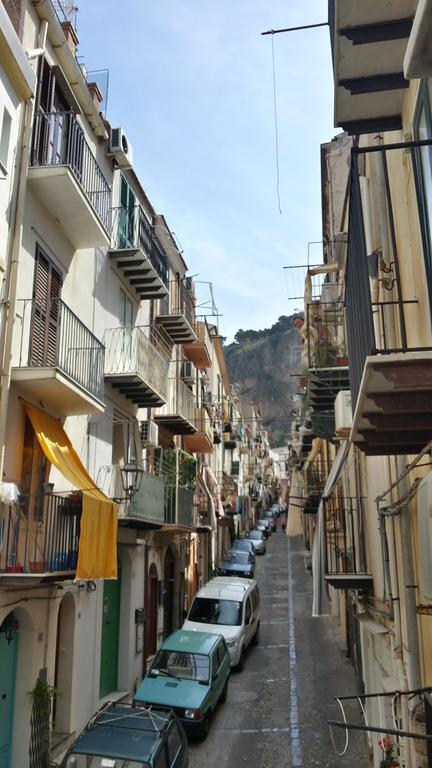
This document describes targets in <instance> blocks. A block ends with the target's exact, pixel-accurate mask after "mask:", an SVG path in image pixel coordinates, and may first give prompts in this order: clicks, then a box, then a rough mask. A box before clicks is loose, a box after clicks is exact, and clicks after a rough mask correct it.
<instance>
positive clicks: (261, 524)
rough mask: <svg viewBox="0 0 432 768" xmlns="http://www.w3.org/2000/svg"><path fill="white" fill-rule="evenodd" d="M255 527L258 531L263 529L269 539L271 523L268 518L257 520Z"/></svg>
mask: <svg viewBox="0 0 432 768" xmlns="http://www.w3.org/2000/svg"><path fill="white" fill-rule="evenodd" d="M255 529H256V530H257V531H261V532H262V533H263V534H264V536H265V537H266V539H268V537H269V536H270V534H271V531H270V523H269V521H268V520H258V522H257V524H256V526H255Z"/></svg>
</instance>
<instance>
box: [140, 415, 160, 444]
mask: <svg viewBox="0 0 432 768" xmlns="http://www.w3.org/2000/svg"><path fill="white" fill-rule="evenodd" d="M140 437H141V445H142V447H143V448H157V446H158V443H159V428H158V425H157V424H155V423H154V421H141V422H140Z"/></svg>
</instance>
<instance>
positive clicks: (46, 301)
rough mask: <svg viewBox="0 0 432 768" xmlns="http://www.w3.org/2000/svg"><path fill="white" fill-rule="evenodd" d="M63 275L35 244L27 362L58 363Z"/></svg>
mask: <svg viewBox="0 0 432 768" xmlns="http://www.w3.org/2000/svg"><path fill="white" fill-rule="evenodd" d="M62 282H63V281H62V276H61V274H60V272H59V271H58V270H57V269H56V268H55V267H54V265H53V263H52V262H51V261H50V260H49V258H48V257H47V256H46V255H45V253H43V251H42V250H41V249H40V248H39V247H38V248H37V251H36V261H35V278H34V288H33V317H32V331H31V340H30V365H31V366H52V365H55V364H56V362H57V342H58V335H59V327H60V312H61V306H60V294H61V288H62Z"/></svg>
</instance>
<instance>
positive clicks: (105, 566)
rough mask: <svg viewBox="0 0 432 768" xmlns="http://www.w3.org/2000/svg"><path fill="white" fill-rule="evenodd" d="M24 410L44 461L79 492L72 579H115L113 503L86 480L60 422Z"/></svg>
mask: <svg viewBox="0 0 432 768" xmlns="http://www.w3.org/2000/svg"><path fill="white" fill-rule="evenodd" d="M24 407H25V410H26V413H27V415H28V417H29V419H30V421H31V423H32V426H33V429H34V431H35V434H36V437H37V439H38V441H39V444H40V446H41V448H42V450H43V452H44V454H45V456H46V457H47V459H48V461H49V462H51V464H53V465H54V466H55V467H56V468H57V469H58V470H59V472H61V474H62V475H63V477H64V478H65V479H66V480H67V481H68V482H70V483H71V485H72V486H73V488H76V489H77V490H80V491H82V493H83V510H82V516H81V533H80V540H79V548H78V564H77V570H76V579H78V580H80V579H83V580H93V579H116V578H117V513H118V509H117V504H115V503H114V502H113V501H111V500H110V499H109V498H108V497H107V496H105V494H104V493H102V491H101V490H100V489H99V488H98V487H97V485H96V483H95V482H94V480H93V479H92V478H91V477H90V475H89V474H88V472H87V470H86V469H85V467H84V466H83V464H82V462H81V460H80V458H79V456H78V454H77V453H76V451H75V449H74V447H73V445H72V443H71V442H70V440H69V438H68V436H67V434H66V432H65V431H64V429H63V427H62V425H61V424H60V422H59V421H57V419H54V418H53V417H52V416H49V415H48V414H47V413H45V412H44V411H41V410H39V408H34V407H33V406H32V405H30V404H29V403H25V404H24Z"/></svg>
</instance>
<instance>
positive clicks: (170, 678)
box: [134, 629, 230, 741]
mask: <svg viewBox="0 0 432 768" xmlns="http://www.w3.org/2000/svg"><path fill="white" fill-rule="evenodd" d="M229 675H230V656H229V651H228V647H227V644H226V642H225V640H224V638H223V637H222V635H217V634H210V633H207V632H195V631H193V630H185V629H180V630H178V631H177V632H174V633H173V634H172V635H170V636H169V637H168V638H167V639H166V640H165V641H164V642H163V643H162V645H161V647H160V648H159V650H158V652H157V654H156V656H155V659H154V661H153V664H152V665H151V667H150V670H149V671H148V673H147V675H146V677H145V678H144V680H143V681H142V683H141V685H140V686H139V687H138V689H137V691H136V693H135V696H134V701H135V702H136V703H139V704H147V705H153V706H157V707H162V708H166V709H172V710H174V712H175V714H176V715H177V717H178V718H179V719H180V721H181V722H182V724H183V726H184V729H185V731H186V733H187V734H188V735H189V736H192V737H195V738H197V739H198V740H199V741H204V739H205V738H206V736H207V734H208V731H209V727H210V717H211V713H212V712H213V710H214V709H215V707H216V705H217V703H218V701H225V700H226V697H227V693H228V679H229Z"/></svg>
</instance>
